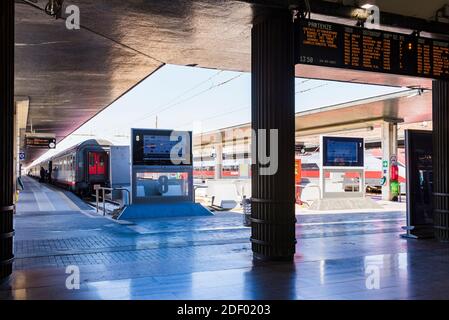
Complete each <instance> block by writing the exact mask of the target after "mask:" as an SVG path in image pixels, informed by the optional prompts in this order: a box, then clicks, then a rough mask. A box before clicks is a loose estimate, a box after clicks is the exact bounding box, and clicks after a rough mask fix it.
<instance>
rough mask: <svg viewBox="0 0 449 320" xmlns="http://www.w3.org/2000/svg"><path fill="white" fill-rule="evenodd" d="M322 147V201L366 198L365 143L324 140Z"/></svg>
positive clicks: (331, 138) (357, 139)
mask: <svg viewBox="0 0 449 320" xmlns="http://www.w3.org/2000/svg"><path fill="white" fill-rule="evenodd" d="M320 146H321V147H320V158H321V165H320V189H321V199H329V198H333V199H341V198H356V197H361V198H363V197H364V196H365V161H364V153H365V142H364V139H363V138H348V137H330V136H321V137H320ZM348 174H349V177H348ZM328 177H329V178H330V180H331V181H330V182H331V184H330V183H326V182H329V181H327V180H328ZM355 184H357V185H356V186H355ZM332 185H333V187H332ZM348 187H349V188H348ZM348 189H349V190H348Z"/></svg>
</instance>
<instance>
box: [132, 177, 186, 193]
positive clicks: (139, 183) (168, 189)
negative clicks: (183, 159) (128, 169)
mask: <svg viewBox="0 0 449 320" xmlns="http://www.w3.org/2000/svg"><path fill="white" fill-rule="evenodd" d="M188 181H189V179H188V173H187V172H138V173H136V196H137V197H138V198H148V197H185V196H188V195H189V182H188Z"/></svg>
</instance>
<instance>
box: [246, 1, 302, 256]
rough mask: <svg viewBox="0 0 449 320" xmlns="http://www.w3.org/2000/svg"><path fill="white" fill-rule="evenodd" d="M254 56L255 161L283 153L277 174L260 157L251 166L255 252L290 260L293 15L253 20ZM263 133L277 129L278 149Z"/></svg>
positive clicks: (292, 224)
mask: <svg viewBox="0 0 449 320" xmlns="http://www.w3.org/2000/svg"><path fill="white" fill-rule="evenodd" d="M251 53H252V74H251V75H252V129H253V134H255V137H253V147H252V150H253V152H255V155H253V159H254V158H255V157H254V156H258V152H259V149H260V148H262V149H266V150H262V152H264V151H268V152H267V153H270V150H278V151H277V152H276V154H277V158H278V159H277V168H278V169H277V171H276V173H274V174H269V175H266V174H264V172H263V171H264V167H266V165H263V164H261V163H260V160H261V159H259V158H257V159H256V160H257V161H254V163H252V178H251V183H252V204H251V205H252V214H251V218H252V219H251V221H252V223H251V225H252V235H251V242H252V250H253V253H254V257H255V258H259V259H262V260H287V261H288V260H292V259H293V256H294V253H295V221H296V220H295V91H294V87H295V83H294V32H293V23H292V15H291V13H290V12H289V11H288V10H285V11H284V10H278V11H274V10H273V11H270V12H269V13H265V14H263V15H262V16H259V17H258V18H257V20H255V21H254V23H253V28H252V51H251ZM261 129H265V130H267V136H269V133H268V132H269V130H272V129H274V130H277V132H278V141H277V142H276V143H277V147H278V149H276V148H275V147H276V146H275V145H272V144H271V142H270V139H269V137H268V138H267V139H265V141H262V140H259V137H258V133H260V132H262V131H261ZM264 142H266V143H264ZM271 153H273V152H271ZM272 155H273V154H270V156H272ZM270 165H274V163H270Z"/></svg>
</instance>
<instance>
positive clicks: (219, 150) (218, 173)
mask: <svg viewBox="0 0 449 320" xmlns="http://www.w3.org/2000/svg"><path fill="white" fill-rule="evenodd" d="M214 149H215V171H214V172H215V175H214V178H215V179H216V180H219V179H221V178H223V142H219V143H217V144H216V145H215V146H214Z"/></svg>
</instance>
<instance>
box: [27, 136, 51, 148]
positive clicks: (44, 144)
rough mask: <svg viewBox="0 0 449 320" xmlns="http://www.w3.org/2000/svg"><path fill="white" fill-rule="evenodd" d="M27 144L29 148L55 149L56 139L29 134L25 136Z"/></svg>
mask: <svg viewBox="0 0 449 320" xmlns="http://www.w3.org/2000/svg"><path fill="white" fill-rule="evenodd" d="M25 145H26V146H27V148H40V149H55V148H56V139H55V138H46V137H33V136H27V137H26V138H25Z"/></svg>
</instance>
